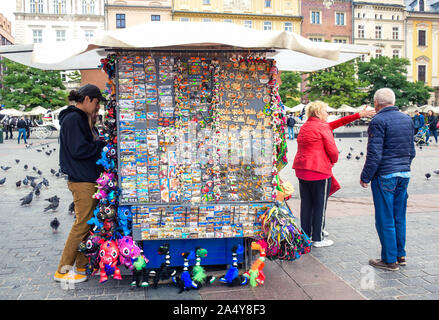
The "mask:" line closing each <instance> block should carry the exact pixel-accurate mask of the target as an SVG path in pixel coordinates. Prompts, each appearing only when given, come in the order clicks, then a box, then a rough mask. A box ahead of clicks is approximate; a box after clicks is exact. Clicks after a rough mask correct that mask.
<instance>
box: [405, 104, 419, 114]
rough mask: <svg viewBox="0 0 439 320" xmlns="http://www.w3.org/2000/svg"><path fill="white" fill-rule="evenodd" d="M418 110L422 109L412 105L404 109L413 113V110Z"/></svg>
mask: <svg viewBox="0 0 439 320" xmlns="http://www.w3.org/2000/svg"><path fill="white" fill-rule="evenodd" d="M416 110H418V111H420V109H419V108H418V107H417V106H413V105H411V106H408V107H407V109H405V110H404V111H407V112H409V113H411V112H415V111H416Z"/></svg>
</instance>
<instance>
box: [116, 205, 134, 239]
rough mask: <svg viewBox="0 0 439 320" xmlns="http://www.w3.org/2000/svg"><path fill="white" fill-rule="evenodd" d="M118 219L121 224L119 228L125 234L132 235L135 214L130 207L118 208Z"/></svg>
mask: <svg viewBox="0 0 439 320" xmlns="http://www.w3.org/2000/svg"><path fill="white" fill-rule="evenodd" d="M117 218H118V222H119V228H120V229H121V230H122V232H123V234H124V235H126V236H129V235H130V234H131V227H132V221H133V214H132V212H131V210H130V207H129V206H120V207H119V208H117Z"/></svg>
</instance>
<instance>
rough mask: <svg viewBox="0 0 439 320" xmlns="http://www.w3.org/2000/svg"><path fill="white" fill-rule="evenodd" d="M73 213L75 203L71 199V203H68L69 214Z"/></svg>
mask: <svg viewBox="0 0 439 320" xmlns="http://www.w3.org/2000/svg"><path fill="white" fill-rule="evenodd" d="M74 213H75V203H74V202H73V201H72V203H71V204H70V205H69V214H74Z"/></svg>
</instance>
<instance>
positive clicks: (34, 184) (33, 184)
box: [30, 180, 37, 189]
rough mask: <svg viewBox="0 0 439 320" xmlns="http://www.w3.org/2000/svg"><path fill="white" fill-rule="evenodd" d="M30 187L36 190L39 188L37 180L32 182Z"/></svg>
mask: <svg viewBox="0 0 439 320" xmlns="http://www.w3.org/2000/svg"><path fill="white" fill-rule="evenodd" d="M30 186H31V187H32V188H34V189H35V187H36V186H37V183H36V182H35V180H32V181H31V182H30Z"/></svg>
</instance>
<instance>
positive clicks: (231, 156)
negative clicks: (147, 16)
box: [116, 53, 276, 240]
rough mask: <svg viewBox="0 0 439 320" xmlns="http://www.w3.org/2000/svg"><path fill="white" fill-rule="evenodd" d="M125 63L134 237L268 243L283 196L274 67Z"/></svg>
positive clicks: (119, 81)
mask: <svg viewBox="0 0 439 320" xmlns="http://www.w3.org/2000/svg"><path fill="white" fill-rule="evenodd" d="M116 56H117V60H116V92H117V102H118V107H119V112H118V115H119V119H118V139H119V143H118V148H119V150H118V151H119V162H118V165H119V168H118V172H119V186H120V190H121V194H120V196H119V203H120V205H130V206H131V210H132V212H133V236H134V237H135V238H136V239H137V240H158V239H194V238H233V237H254V236H257V235H259V234H260V233H261V232H262V230H261V223H260V221H259V219H258V218H259V216H260V215H262V214H263V213H264V212H265V210H266V209H267V208H268V207H270V206H271V205H270V203H272V201H273V197H274V196H273V195H274V194H275V184H274V183H273V180H274V179H273V176H274V174H275V173H276V169H275V165H273V158H274V156H273V155H274V153H275V151H273V150H274V140H275V138H276V137H275V136H274V134H273V132H274V131H273V127H274V125H273V119H272V112H273V110H272V107H271V106H272V97H273V92H272V91H273V85H272V84H273V83H272V82H270V80H271V79H272V73H273V71H272V68H273V64H274V63H273V61H272V60H268V59H265V58H264V57H263V55H262V54H261V55H259V56H246V57H239V56H236V55H235V54H229V55H227V54H223V55H222V56H221V57H218V55H216V56H215V57H213V56H212V57H209V55H208V54H206V55H205V56H200V55H193V56H191V55H190V54H178V53H176V54H173V55H170V54H168V55H161V54H156V55H153V56H151V55H147V54H146V53H144V54H142V55H141V54H139V53H130V54H129V55H126V53H125V54H122V53H119V54H116Z"/></svg>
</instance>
